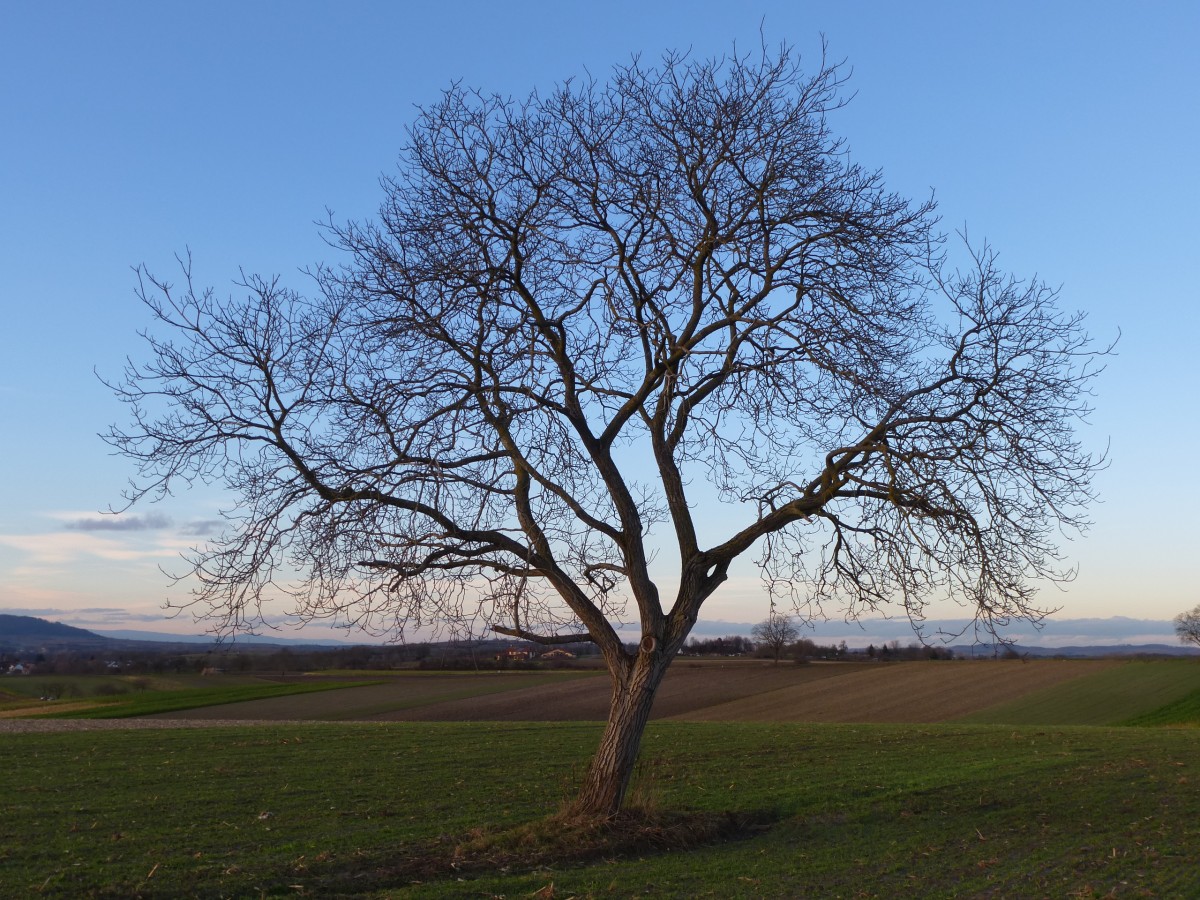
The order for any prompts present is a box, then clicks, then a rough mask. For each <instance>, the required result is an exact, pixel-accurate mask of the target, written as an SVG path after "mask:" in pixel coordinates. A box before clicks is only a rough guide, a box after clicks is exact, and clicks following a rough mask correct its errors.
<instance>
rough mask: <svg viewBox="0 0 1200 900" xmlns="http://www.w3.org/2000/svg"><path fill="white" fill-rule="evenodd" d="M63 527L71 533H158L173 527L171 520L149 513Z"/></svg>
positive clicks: (97, 518) (80, 521)
mask: <svg viewBox="0 0 1200 900" xmlns="http://www.w3.org/2000/svg"><path fill="white" fill-rule="evenodd" d="M63 527H64V528H66V529H68V530H69V531H158V530H160V529H163V528H169V527H171V519H170V517H169V516H164V515H163V514H162V513H148V514H147V515H144V516H126V515H120V514H117V515H107V516H95V517H89V518H83V519H74V520H72V521H70V522H65V523H64V524H63Z"/></svg>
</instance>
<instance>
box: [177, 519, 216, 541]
mask: <svg viewBox="0 0 1200 900" xmlns="http://www.w3.org/2000/svg"><path fill="white" fill-rule="evenodd" d="M224 526H225V522H224V520H222V519H199V520H197V521H195V522H188V523H187V524H186V525H182V526H180V528H179V533H180V534H184V535H188V536H190V537H208V536H209V535H211V534H217V533H218V532H219V531H220V530H221V529H222V528H223V527H224Z"/></svg>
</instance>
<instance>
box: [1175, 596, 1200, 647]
mask: <svg viewBox="0 0 1200 900" xmlns="http://www.w3.org/2000/svg"><path fill="white" fill-rule="evenodd" d="M1175 634H1176V636H1177V637H1178V638H1179V642H1180V643H1181V644H1195V645H1196V646H1197V647H1200V605H1197V606H1195V607H1194V608H1193V609H1190V610H1188V611H1187V612H1182V613H1180V614H1179V615H1177V616H1176V617H1175Z"/></svg>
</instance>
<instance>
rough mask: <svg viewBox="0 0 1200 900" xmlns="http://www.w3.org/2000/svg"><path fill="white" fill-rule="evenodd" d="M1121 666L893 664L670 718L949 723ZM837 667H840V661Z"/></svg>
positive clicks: (1077, 662) (1074, 662) (1039, 662)
mask: <svg viewBox="0 0 1200 900" xmlns="http://www.w3.org/2000/svg"><path fill="white" fill-rule="evenodd" d="M1120 664H1121V663H1120V662H1119V661H1116V660H1054V659H1048V660H1033V661H1028V662H1024V661H1021V660H989V661H975V662H929V663H920V662H916V663H891V664H879V665H868V666H865V667H862V668H860V669H858V670H857V671H847V672H845V674H844V675H843V676H842V677H840V678H835V679H828V680H824V681H820V682H816V683H812V682H809V683H806V684H795V685H789V686H787V687H783V688H779V689H777V690H773V691H764V692H762V693H758V694H754V695H753V696H748V697H744V698H742V699H740V700H737V701H734V702H727V703H721V704H713V705H711V706H706V707H704V708H702V709H699V710H697V711H695V712H692V713H683V714H676V715H672V716H670V718H673V719H680V720H686V721H692V722H910V723H916V722H945V721H947V720H950V719H956V718H958V717H959V716H964V715H966V714H967V713H971V712H975V711H977V710H981V709H987V708H988V707H991V706H995V705H997V704H999V703H1008V702H1010V701H1012V700H1016V699H1017V698H1019V697H1023V696H1025V695H1026V694H1029V693H1032V692H1033V691H1037V690H1041V689H1042V688H1047V687H1051V686H1053V685H1056V684H1060V683H1062V682H1064V681H1069V680H1071V679H1074V678H1082V677H1083V676H1086V675H1091V674H1093V673H1095V672H1099V671H1100V670H1101V669H1105V668H1108V667H1110V666H1114V665H1120ZM833 665H837V664H836V663H835V664H833Z"/></svg>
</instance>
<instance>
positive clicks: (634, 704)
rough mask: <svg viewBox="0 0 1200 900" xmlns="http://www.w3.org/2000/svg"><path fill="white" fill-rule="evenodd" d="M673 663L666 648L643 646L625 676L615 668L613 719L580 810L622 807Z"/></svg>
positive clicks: (594, 812)
mask: <svg viewBox="0 0 1200 900" xmlns="http://www.w3.org/2000/svg"><path fill="white" fill-rule="evenodd" d="M669 665H670V658H669V657H667V655H666V654H664V653H662V652H661V651H659V650H657V649H656V650H655V651H651V652H645V651H644V650H643V651H641V652H639V653H638V655H637V657H636V658H635V659H634V662H633V665H632V666H630V667H628V669H627V670H626V672H627V674H626V676H625V677H624V678H620V677H618V676H617V675H616V674H615V673H614V677H613V695H612V702H611V704H610V706H609V711H608V723H607V724H606V725H605V726H604V735H603V737H601V739H600V746H599V747H598V748H597V750H596V755H595V756H593V757H592V761H591V763H590V764H589V766H588V771H587V775H586V776H585V778H584V782H583V787H582V789H581V790H580V792H579V797H578V798H577V799H576V801H575V811H576V812H578V813H581V814H584V815H589V816H600V817H609V816H613V815H616V813H617V812H618V811H619V810H620V808H621V803H622V801H623V800H624V799H625V792H626V791H627V790H628V789H629V781H630V779H631V777H632V776H633V767H634V764H635V763H636V762H637V756H638V749H639V748H640V747H641V744H642V734H643V732H644V731H645V730H646V722H647V721H649V719H650V709H651V707H653V706H654V697H655V695H656V694H657V693H658V686H659V684H661V683H662V679H663V676H664V675H666V673H667V668H668V667H669Z"/></svg>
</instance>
